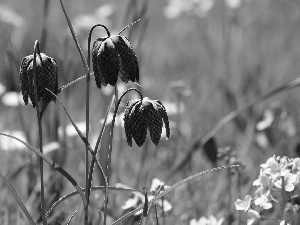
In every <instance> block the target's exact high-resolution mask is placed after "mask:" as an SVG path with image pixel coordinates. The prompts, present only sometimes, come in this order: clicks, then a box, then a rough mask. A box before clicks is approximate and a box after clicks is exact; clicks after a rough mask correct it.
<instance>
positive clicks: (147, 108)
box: [124, 97, 170, 147]
mask: <svg viewBox="0 0 300 225" xmlns="http://www.w3.org/2000/svg"><path fill="white" fill-rule="evenodd" d="M163 122H164V123H165V127H166V136H167V137H169V136H170V127H169V119H168V115H167V112H166V109H165V107H164V106H163V104H162V103H161V102H160V101H158V100H150V99H149V98H147V97H145V98H143V99H138V100H137V99H136V100H131V101H129V102H128V103H127V104H126V107H125V113H124V127H125V133H126V138H127V142H128V145H129V146H132V138H133V139H134V140H135V142H136V144H137V145H138V146H139V147H141V146H142V145H143V144H144V142H145V139H146V135H147V128H148V130H149V133H150V137H151V140H152V142H153V143H154V144H155V145H157V144H158V143H159V141H160V138H161V133H162V127H163Z"/></svg>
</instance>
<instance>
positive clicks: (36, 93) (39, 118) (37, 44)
mask: <svg viewBox="0 0 300 225" xmlns="http://www.w3.org/2000/svg"><path fill="white" fill-rule="evenodd" d="M37 54H39V55H40V49H39V42H38V41H35V43H34V52H33V83H34V98H35V107H36V114H37V119H38V129H39V145H40V152H41V153H42V154H43V130H42V119H41V115H40V110H39V103H38V90H37V77H36V55H37ZM40 61H41V66H43V65H42V59H41V58H40ZM41 88H42V87H41ZM39 164H40V176H41V214H42V220H43V224H44V225H47V218H46V217H45V192H44V169H43V167H44V163H43V159H42V158H41V157H40V158H39Z"/></svg>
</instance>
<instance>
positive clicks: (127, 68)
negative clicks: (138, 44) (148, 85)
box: [92, 35, 139, 88]
mask: <svg viewBox="0 0 300 225" xmlns="http://www.w3.org/2000/svg"><path fill="white" fill-rule="evenodd" d="M92 62H93V70H94V76H95V79H96V84H97V87H98V88H101V84H102V85H104V86H106V85H107V84H110V85H112V86H115V85H116V83H117V80H118V76H120V78H121V80H122V81H123V82H125V83H127V82H128V81H129V80H131V81H132V82H135V81H139V65H138V61H137V57H136V55H135V53H134V51H133V48H132V46H131V44H130V42H129V41H128V39H127V38H126V37H124V36H120V35H112V36H109V37H107V38H99V39H97V40H96V41H95V42H94V44H93V49H92Z"/></svg>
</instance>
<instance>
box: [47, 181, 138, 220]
mask: <svg viewBox="0 0 300 225" xmlns="http://www.w3.org/2000/svg"><path fill="white" fill-rule="evenodd" d="M108 189H109V190H110V191H125V192H140V193H142V191H141V190H139V189H132V188H121V187H112V186H111V187H109V188H108ZM81 190H82V191H85V189H84V188H82V189H81ZM98 190H101V191H105V187H104V186H95V187H92V188H91V191H98ZM78 194H79V193H78V191H73V192H71V193H69V194H66V195H65V196H63V197H61V198H60V199H58V200H57V201H56V202H54V203H53V204H52V206H51V207H50V209H49V210H48V212H47V213H46V217H48V216H49V214H50V213H51V212H52V211H53V210H54V209H55V208H56V207H57V206H59V205H60V204H61V203H63V202H64V201H65V200H67V199H68V198H71V197H73V196H76V195H78Z"/></svg>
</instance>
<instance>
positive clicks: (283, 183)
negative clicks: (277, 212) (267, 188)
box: [281, 176, 286, 219]
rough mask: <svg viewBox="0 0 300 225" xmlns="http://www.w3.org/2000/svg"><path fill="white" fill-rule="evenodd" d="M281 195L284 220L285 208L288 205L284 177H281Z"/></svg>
mask: <svg viewBox="0 0 300 225" xmlns="http://www.w3.org/2000/svg"><path fill="white" fill-rule="evenodd" d="M281 193H282V209H283V210H282V219H283V217H284V211H285V210H284V208H285V205H286V193H285V182H284V176H281Z"/></svg>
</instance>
